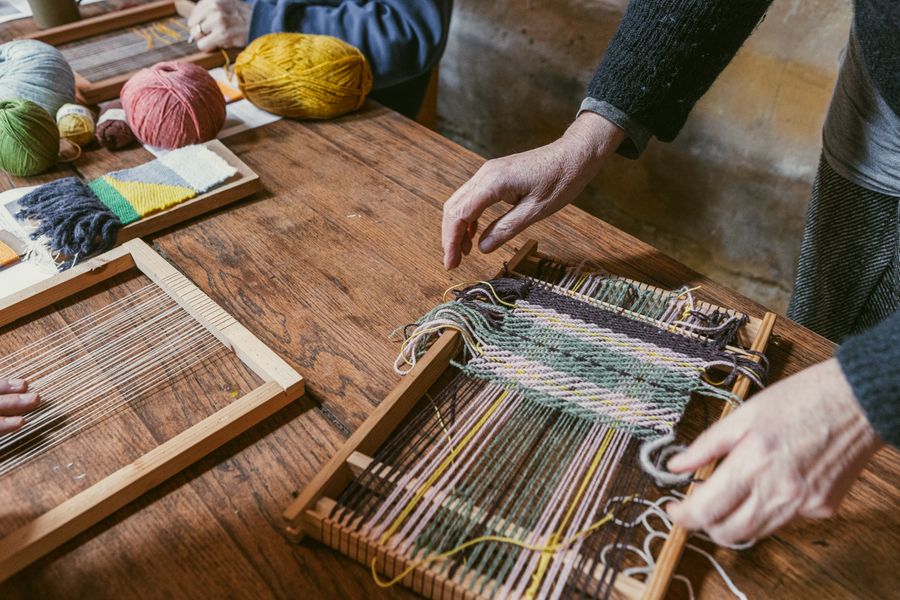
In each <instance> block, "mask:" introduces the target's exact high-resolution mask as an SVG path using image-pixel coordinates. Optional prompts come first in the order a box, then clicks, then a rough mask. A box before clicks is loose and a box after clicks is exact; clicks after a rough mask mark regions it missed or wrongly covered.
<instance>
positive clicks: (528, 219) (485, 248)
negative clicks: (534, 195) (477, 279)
mask: <svg viewBox="0 0 900 600" xmlns="http://www.w3.org/2000/svg"><path fill="white" fill-rule="evenodd" d="M537 214H538V210H537V206H536V204H535V202H534V201H531V200H529V199H527V198H526V199H523V200H522V201H521V202H519V203H518V204H516V205H515V206H513V207H512V208H511V209H509V211H507V213H506V214H505V215H503V216H501V217H500V218H498V219H497V220H496V221H494V222H493V223H491V224H490V225H488V226H487V228H486V229H485V230H484V233H482V234H481V239H479V240H478V249H479V250H481V251H482V252H484V253H488V252H493V251H494V250H496V249H497V248H499V247H500V246H502V245H503V244H505V243H506V242H508V241H509V240H511V239H513V238H514V237H516V236H517V235H519V234H520V233H522V231H524V230H525V229H526V228H527V227H528V226H529V225H531V224H532V223H534V222H535V221H537V220H538V218H537Z"/></svg>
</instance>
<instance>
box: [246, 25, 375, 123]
mask: <svg viewBox="0 0 900 600" xmlns="http://www.w3.org/2000/svg"><path fill="white" fill-rule="evenodd" d="M234 72H235V74H236V75H237V79H238V84H239V86H240V88H241V91H242V92H243V94H244V97H245V98H247V99H248V100H250V102H252V103H253V104H255V105H256V106H258V107H260V108H261V109H263V110H266V111H268V112H270V113H274V114H276V115H281V116H283V117H293V118H298V119H330V118H332V117H337V116H339V115H343V114H345V113H348V112H350V111H354V110H357V109H359V108H360V107H361V106H362V105H363V103H364V102H365V101H366V96H367V95H368V94H369V92H370V91H371V90H372V71H371V70H370V69H369V63H368V62H367V61H366V57H365V56H363V53H362V52H360V51H359V49H358V48H356V47H354V46H351V45H350V44H348V43H346V42H344V41H342V40H339V39H338V38H335V37H331V36H327V35H312V34H305V33H271V34H269V35H264V36H262V37H260V38H257V39H256V40H254V41H253V42H252V43H251V44H250V45H249V46H247V47H246V48H245V49H244V50H243V51H242V52H241V53H240V54H239V55H238V57H237V59H236V60H235V63H234Z"/></svg>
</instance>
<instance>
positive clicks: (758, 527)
mask: <svg viewBox="0 0 900 600" xmlns="http://www.w3.org/2000/svg"><path fill="white" fill-rule="evenodd" d="M768 517H769V512H768V511H766V510H765V503H762V502H760V500H759V497H758V496H757V495H756V494H752V493H751V494H750V495H749V496H747V498H746V499H745V500H744V502H743V503H742V504H741V505H740V506H738V507H737V508H735V509H734V510H733V511H732V512H731V514H730V515H728V516H727V517H726V518H725V519H722V520H721V521H719V522H718V523H715V524H713V525H711V526H709V527H707V529H706V533H708V534H709V537H711V538H712V540H713V541H714V542H715V543H717V544H719V545H721V546H733V545H735V544H740V543H742V542H747V541H749V540H752V539H756V538H757V537H760V535H761V533H762V528H763V527H764V526H765V524H766V521H767V519H768Z"/></svg>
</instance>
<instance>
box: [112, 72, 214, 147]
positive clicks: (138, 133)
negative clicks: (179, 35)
mask: <svg viewBox="0 0 900 600" xmlns="http://www.w3.org/2000/svg"><path fill="white" fill-rule="evenodd" d="M119 97H120V99H121V100H122V107H123V108H124V109H125V118H126V119H127V121H128V124H129V125H130V126H131V130H132V131H133V132H134V137H136V138H137V139H138V140H139V141H140V142H142V143H144V144H149V145H151V146H156V147H158V148H165V149H167V150H172V149H174V148H181V147H183V146H190V145H191V144H199V143H202V142H208V141H210V140H212V139H214V138H215V137H216V134H217V133H219V130H220V129H222V126H223V125H225V98H223V97H222V92H221V91H220V90H219V86H218V85H217V84H216V80H215V79H213V78H212V75H210V74H209V73H208V72H207V71H206V69H204V68H202V67H198V66H197V65H193V64H190V63H178V62H161V63H157V64H155V65H153V66H152V67H150V68H148V69H141V70H140V71H138V72H137V73H135V74H134V75H132V77H131V79H129V80H128V82H127V83H126V84H125V86H124V87H123V88H122V91H121V94H120V96H119Z"/></svg>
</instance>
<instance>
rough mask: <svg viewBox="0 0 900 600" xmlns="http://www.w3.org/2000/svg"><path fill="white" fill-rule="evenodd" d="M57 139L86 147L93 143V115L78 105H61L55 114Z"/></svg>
mask: <svg viewBox="0 0 900 600" xmlns="http://www.w3.org/2000/svg"><path fill="white" fill-rule="evenodd" d="M56 126H57V127H58V128H59V137H61V138H64V139H67V140H69V141H70V142H74V143H75V144H78V145H79V146H87V145H88V144H90V143H91V142H93V141H94V132H95V131H96V125H95V124H94V114H93V113H92V112H91V111H90V110H89V109H88V108H87V107H85V106H81V105H80V104H63V105H62V106H61V107H60V108H59V110H58V111H57V113H56Z"/></svg>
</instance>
